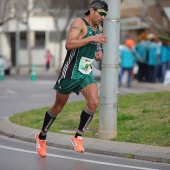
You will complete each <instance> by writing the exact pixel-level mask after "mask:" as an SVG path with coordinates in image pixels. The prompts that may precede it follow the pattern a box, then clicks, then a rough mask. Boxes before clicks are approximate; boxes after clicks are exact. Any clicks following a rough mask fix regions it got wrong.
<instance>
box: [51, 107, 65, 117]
mask: <svg viewBox="0 0 170 170" xmlns="http://www.w3.org/2000/svg"><path fill="white" fill-rule="evenodd" d="M62 109H63V106H53V107H52V108H51V109H50V110H51V112H52V113H53V114H54V115H55V116H57V115H58V114H59V113H60V112H61V111H62Z"/></svg>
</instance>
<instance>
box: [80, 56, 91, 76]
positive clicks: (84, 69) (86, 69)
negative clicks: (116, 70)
mask: <svg viewBox="0 0 170 170" xmlns="http://www.w3.org/2000/svg"><path fill="white" fill-rule="evenodd" d="M92 62H93V59H90V58H87V57H82V58H81V60H80V63H79V71H80V72H81V73H83V74H89V73H90V72H91V71H92V67H91V63H92Z"/></svg>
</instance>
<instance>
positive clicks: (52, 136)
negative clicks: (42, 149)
mask: <svg viewBox="0 0 170 170" xmlns="http://www.w3.org/2000/svg"><path fill="white" fill-rule="evenodd" d="M37 131H39V130H37V129H32V128H27V127H23V126H20V125H16V124H13V123H11V122H10V121H9V120H8V118H6V119H2V120H0V134H2V135H5V136H8V137H11V138H16V139H19V140H24V141H27V142H34V143H35V133H36V132H37ZM71 137H72V136H71V135H65V134H58V133H52V132H49V133H48V139H47V146H54V147H58V148H64V149H72V150H73V146H72V145H71V144H70V139H71ZM83 140H84V148H85V151H86V152H91V153H97V154H104V155H111V156H118V157H124V158H131V159H140V160H147V161H156V162H163V163H170V147H159V146H151V145H144V144H133V143H125V142H117V141H109V140H102V139H92V138H86V137H84V138H83ZM47 148H48V147H47Z"/></svg>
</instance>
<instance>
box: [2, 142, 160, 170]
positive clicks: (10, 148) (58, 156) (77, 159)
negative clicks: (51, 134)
mask: <svg viewBox="0 0 170 170" xmlns="http://www.w3.org/2000/svg"><path fill="white" fill-rule="evenodd" d="M0 148H1V149H8V150H12V151H17V152H24V153H31V154H37V152H34V151H29V150H24V149H18V148H12V147H8V146H3V145H0ZM47 156H50V157H55V158H60V159H68V160H74V161H81V162H87V163H93V164H100V165H107V166H116V167H123V168H131V169H136V170H138V169H140V170H158V169H152V168H144V167H137V166H130V165H122V164H114V163H108V162H99V161H93V160H88V159H79V158H73V157H68V156H61V155H54V154H47Z"/></svg>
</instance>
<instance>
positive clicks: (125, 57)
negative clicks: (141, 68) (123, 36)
mask: <svg viewBox="0 0 170 170" xmlns="http://www.w3.org/2000/svg"><path fill="white" fill-rule="evenodd" d="M134 45H135V43H134V41H133V40H131V39H128V40H126V42H125V45H124V46H123V47H121V48H120V49H119V54H120V65H121V70H120V74H119V86H121V85H122V77H123V74H124V72H125V71H127V72H128V77H127V84H126V86H127V87H131V76H132V70H133V66H134V61H135V57H134V53H133V50H132V48H133V47H134Z"/></svg>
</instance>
